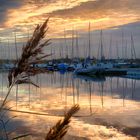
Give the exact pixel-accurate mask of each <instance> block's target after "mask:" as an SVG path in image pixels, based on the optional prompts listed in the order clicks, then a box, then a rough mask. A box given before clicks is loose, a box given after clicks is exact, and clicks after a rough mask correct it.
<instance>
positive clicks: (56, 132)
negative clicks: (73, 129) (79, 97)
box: [45, 105, 80, 140]
mask: <svg viewBox="0 0 140 140" xmlns="http://www.w3.org/2000/svg"><path fill="white" fill-rule="evenodd" d="M79 109H80V107H79V105H74V106H73V107H72V108H71V109H70V110H69V111H68V112H67V113H66V114H65V116H64V119H63V120H59V121H58V122H57V123H56V125H55V126H53V127H52V128H51V129H50V130H49V132H48V134H47V136H46V138H45V140H61V139H62V138H63V137H64V135H65V134H66V133H67V131H68V127H69V123H70V119H71V117H72V116H73V115H74V114H75V113H76V112H78V111H79Z"/></svg>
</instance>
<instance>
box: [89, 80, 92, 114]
mask: <svg viewBox="0 0 140 140" xmlns="http://www.w3.org/2000/svg"><path fill="white" fill-rule="evenodd" d="M91 98H92V91H91V82H90V81H89V104H90V114H92V102H91V101H92V100H91Z"/></svg>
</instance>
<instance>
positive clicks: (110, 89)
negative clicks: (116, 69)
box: [110, 77, 113, 99]
mask: <svg viewBox="0 0 140 140" xmlns="http://www.w3.org/2000/svg"><path fill="white" fill-rule="evenodd" d="M110 92H111V96H112V99H113V92H112V77H110Z"/></svg>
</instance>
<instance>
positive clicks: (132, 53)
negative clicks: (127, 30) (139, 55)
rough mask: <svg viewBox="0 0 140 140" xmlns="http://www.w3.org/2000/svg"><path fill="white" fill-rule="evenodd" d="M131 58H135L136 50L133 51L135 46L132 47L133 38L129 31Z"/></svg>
mask: <svg viewBox="0 0 140 140" xmlns="http://www.w3.org/2000/svg"><path fill="white" fill-rule="evenodd" d="M131 59H132V60H133V59H136V51H135V47H134V39H133V35H132V33H131Z"/></svg>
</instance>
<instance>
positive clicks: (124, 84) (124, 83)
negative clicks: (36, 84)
mask: <svg viewBox="0 0 140 140" xmlns="http://www.w3.org/2000/svg"><path fill="white" fill-rule="evenodd" d="M125 80H127V79H123V107H124V106H125V96H126V93H125V92H126V91H125V89H126V86H127V84H126V81H125Z"/></svg>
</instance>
